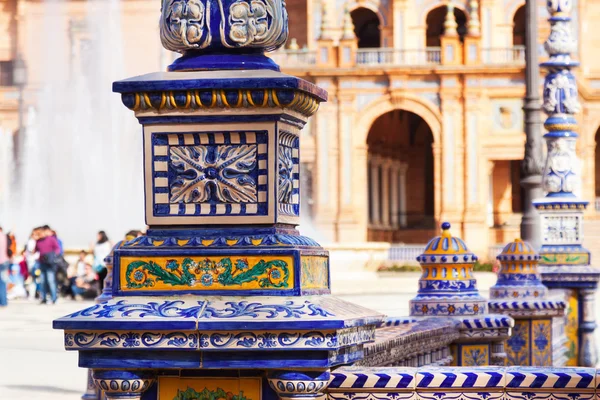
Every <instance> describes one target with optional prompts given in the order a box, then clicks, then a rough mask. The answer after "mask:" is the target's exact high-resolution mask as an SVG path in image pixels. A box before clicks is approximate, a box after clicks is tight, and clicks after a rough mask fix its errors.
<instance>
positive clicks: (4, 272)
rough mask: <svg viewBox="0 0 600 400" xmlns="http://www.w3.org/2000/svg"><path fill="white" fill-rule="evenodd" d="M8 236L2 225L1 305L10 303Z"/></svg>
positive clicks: (0, 233) (0, 260)
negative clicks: (8, 296) (7, 287)
mask: <svg viewBox="0 0 600 400" xmlns="http://www.w3.org/2000/svg"><path fill="white" fill-rule="evenodd" d="M8 252H9V249H8V237H7V235H6V234H5V233H4V232H3V231H2V227H0V307H4V306H7V305H8V299H7V293H6V285H7V283H8V269H9V268H10V261H9V257H8Z"/></svg>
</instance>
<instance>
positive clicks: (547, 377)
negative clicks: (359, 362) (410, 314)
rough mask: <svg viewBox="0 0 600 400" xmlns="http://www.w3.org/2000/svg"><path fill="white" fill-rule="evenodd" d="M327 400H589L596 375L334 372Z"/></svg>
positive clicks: (589, 371)
mask: <svg viewBox="0 0 600 400" xmlns="http://www.w3.org/2000/svg"><path fill="white" fill-rule="evenodd" d="M331 376H332V380H331V383H330V384H329V387H328V388H327V390H326V394H327V398H328V400H351V399H355V400H356V399H369V400H380V399H381V400H383V399H394V400H400V399H401V400H538V399H539V400H542V399H544V400H575V399H576V400H588V399H589V400H591V399H595V398H596V397H597V392H598V377H599V374H598V370H596V369H593V368H535V367H507V368H504V367H476V368H473V367H431V366H428V367H424V368H360V367H343V368H339V369H336V370H334V371H332V373H331Z"/></svg>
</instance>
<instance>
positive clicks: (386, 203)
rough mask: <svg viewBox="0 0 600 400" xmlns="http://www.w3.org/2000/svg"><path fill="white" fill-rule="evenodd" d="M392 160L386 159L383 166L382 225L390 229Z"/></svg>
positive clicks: (381, 183)
mask: <svg viewBox="0 0 600 400" xmlns="http://www.w3.org/2000/svg"><path fill="white" fill-rule="evenodd" d="M390 167H391V166H390V160H388V159H385V160H383V163H382V165H381V182H380V185H381V197H382V199H381V224H382V225H383V227H384V228H389V227H390Z"/></svg>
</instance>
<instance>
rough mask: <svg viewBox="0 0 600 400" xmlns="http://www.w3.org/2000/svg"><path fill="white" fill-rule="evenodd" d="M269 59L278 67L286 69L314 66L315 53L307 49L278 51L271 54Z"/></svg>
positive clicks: (315, 60)
mask: <svg viewBox="0 0 600 400" xmlns="http://www.w3.org/2000/svg"><path fill="white" fill-rule="evenodd" d="M270 57H271V58H272V59H273V61H275V62H276V63H277V64H279V65H285V66H287V67H293V66H300V65H314V64H316V63H317V52H316V51H313V50H308V49H302V50H290V49H286V50H280V51H277V52H275V53H272V54H271V55H270Z"/></svg>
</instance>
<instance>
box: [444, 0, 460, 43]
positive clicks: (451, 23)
mask: <svg viewBox="0 0 600 400" xmlns="http://www.w3.org/2000/svg"><path fill="white" fill-rule="evenodd" d="M446 7H447V12H446V19H445V20H444V36H456V35H458V32H457V31H456V28H457V27H458V24H457V23H456V19H455V18H454V4H452V2H451V1H449V2H448V5H447V6H446Z"/></svg>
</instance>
